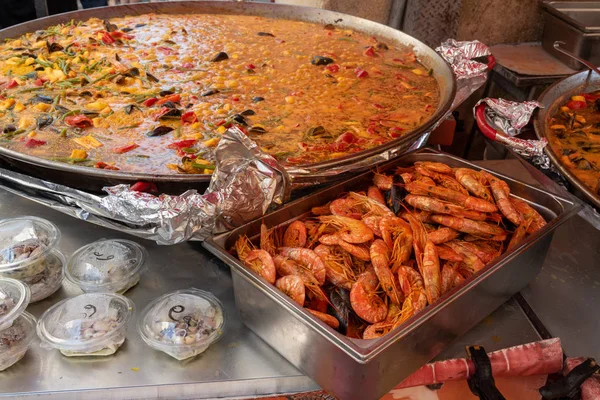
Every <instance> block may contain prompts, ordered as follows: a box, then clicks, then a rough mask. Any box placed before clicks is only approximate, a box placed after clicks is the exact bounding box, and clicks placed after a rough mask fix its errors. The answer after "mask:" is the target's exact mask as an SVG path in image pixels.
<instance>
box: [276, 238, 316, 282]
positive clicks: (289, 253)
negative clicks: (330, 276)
mask: <svg viewBox="0 0 600 400" xmlns="http://www.w3.org/2000/svg"><path fill="white" fill-rule="evenodd" d="M279 254H281V255H282V256H284V257H288V258H290V259H292V260H294V261H296V262H298V263H299V264H300V265H302V266H303V267H305V268H307V269H309V270H310V271H311V272H312V273H313V274H314V276H315V278H317V281H318V283H319V286H323V285H324V284H325V276H326V270H325V264H324V263H323V260H321V258H320V257H319V256H318V255H317V254H316V253H315V252H314V251H312V250H310V249H304V248H300V247H280V248H279Z"/></svg>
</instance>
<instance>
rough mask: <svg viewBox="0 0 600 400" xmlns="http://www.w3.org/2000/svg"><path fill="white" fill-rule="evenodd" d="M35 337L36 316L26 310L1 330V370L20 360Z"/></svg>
mask: <svg viewBox="0 0 600 400" xmlns="http://www.w3.org/2000/svg"><path fill="white" fill-rule="evenodd" d="M34 338H35V317H34V316H33V315H31V314H29V313H28V312H26V311H23V312H22V313H21V315H20V316H19V317H18V318H17V319H15V320H14V321H13V323H12V326H10V327H9V328H7V329H4V330H1V331H0V371H4V370H5V369H7V368H8V367H10V366H11V365H13V364H15V363H16V362H17V361H19V360H20V359H21V358H23V356H24V355H25V353H27V350H28V349H29V346H30V345H31V342H32V341H33V339H34Z"/></svg>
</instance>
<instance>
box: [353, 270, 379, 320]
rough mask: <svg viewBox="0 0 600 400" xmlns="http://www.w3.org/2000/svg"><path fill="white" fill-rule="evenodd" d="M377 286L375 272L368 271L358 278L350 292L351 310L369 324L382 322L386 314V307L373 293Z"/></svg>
mask: <svg viewBox="0 0 600 400" xmlns="http://www.w3.org/2000/svg"><path fill="white" fill-rule="evenodd" d="M378 285H379V281H378V280H377V275H376V274H375V271H373V269H369V270H367V271H366V272H363V273H362V274H361V275H360V276H359V277H358V279H357V280H356V282H355V283H354V285H352V290H350V304H351V305H352V309H353V310H354V312H355V313H356V315H358V316H359V317H360V318H362V319H363V320H365V321H367V322H368V323H370V324H375V323H377V322H381V321H383V320H384V319H385V318H386V316H387V313H388V306H387V305H386V304H385V303H384V301H383V300H382V299H381V297H379V296H378V295H377V293H376V292H375V291H376V290H377V286H378Z"/></svg>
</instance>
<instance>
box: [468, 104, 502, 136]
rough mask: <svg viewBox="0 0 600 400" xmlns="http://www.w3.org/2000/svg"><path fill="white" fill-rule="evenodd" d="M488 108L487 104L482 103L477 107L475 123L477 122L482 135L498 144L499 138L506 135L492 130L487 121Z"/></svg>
mask: <svg viewBox="0 0 600 400" xmlns="http://www.w3.org/2000/svg"><path fill="white" fill-rule="evenodd" d="M487 106H488V105H487V104H485V103H481V104H480V105H478V106H477V107H475V121H477V126H478V127H479V130H480V131H481V133H483V134H484V135H485V136H486V137H487V138H488V139H490V140H491V141H493V142H496V141H497V139H498V138H497V137H498V136H504V135H503V134H501V133H500V132H498V131H497V130H495V129H494V128H492V127H491V125H490V124H488V122H487V120H486V119H485V109H486V107H487Z"/></svg>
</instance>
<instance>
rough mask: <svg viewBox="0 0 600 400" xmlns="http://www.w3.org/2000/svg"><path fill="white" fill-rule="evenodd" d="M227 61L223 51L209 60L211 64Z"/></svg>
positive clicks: (227, 57)
mask: <svg viewBox="0 0 600 400" xmlns="http://www.w3.org/2000/svg"><path fill="white" fill-rule="evenodd" d="M227 59H229V56H228V55H227V53H225V52H224V51H220V52H218V53H217V54H215V55H214V57H213V58H211V59H210V61H211V62H219V61H225V60H227Z"/></svg>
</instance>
